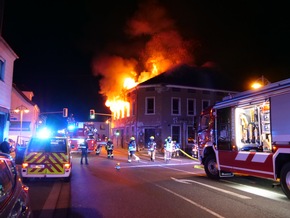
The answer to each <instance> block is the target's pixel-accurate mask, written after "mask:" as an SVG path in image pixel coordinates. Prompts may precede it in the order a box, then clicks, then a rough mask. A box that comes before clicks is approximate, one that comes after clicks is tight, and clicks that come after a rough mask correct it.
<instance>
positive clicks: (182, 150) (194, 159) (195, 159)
mask: <svg viewBox="0 0 290 218" xmlns="http://www.w3.org/2000/svg"><path fill="white" fill-rule="evenodd" d="M179 151H181V152H182V153H183V154H184V155H185V156H187V157H188V158H190V159H192V160H197V161H198V159H197V158H194V157H192V156H190V155H189V154H187V153H186V152H185V151H183V150H182V149H179Z"/></svg>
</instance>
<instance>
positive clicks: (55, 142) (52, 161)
mask: <svg viewBox="0 0 290 218" xmlns="http://www.w3.org/2000/svg"><path fill="white" fill-rule="evenodd" d="M71 161H72V157H71V151H70V145H69V142H68V139H67V138H66V137H49V138H38V137H32V138H31V139H30V141H29V142H28V145H27V147H26V150H25V152H24V161H23V163H22V166H21V175H22V178H23V180H24V181H25V180H28V179H30V178H63V179H64V180H65V181H66V182H69V181H70V178H71V174H72V162H71Z"/></svg>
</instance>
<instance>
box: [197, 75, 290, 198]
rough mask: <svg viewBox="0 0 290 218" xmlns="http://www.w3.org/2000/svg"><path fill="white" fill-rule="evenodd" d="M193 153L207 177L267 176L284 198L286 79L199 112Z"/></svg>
mask: <svg viewBox="0 0 290 218" xmlns="http://www.w3.org/2000/svg"><path fill="white" fill-rule="evenodd" d="M198 152H199V153H198V156H199V160H200V162H201V163H202V164H203V165H204V170H205V172H206V174H207V176H208V177H209V178H212V179H219V178H221V177H230V176H233V175H234V173H241V174H246V175H250V176H256V177H262V178H267V179H272V180H273V181H278V182H280V185H281V188H282V190H283V192H284V193H285V195H286V196H287V197H288V198H289V199H290V79H286V80H282V81H279V82H276V83H272V84H269V85H267V86H264V87H262V88H260V89H258V90H249V91H245V92H241V93H238V94H236V95H234V96H227V97H225V98H224V99H223V101H221V102H219V103H216V104H215V105H214V106H212V107H209V108H207V109H206V110H204V111H203V112H202V113H201V117H200V121H199V132H198Z"/></svg>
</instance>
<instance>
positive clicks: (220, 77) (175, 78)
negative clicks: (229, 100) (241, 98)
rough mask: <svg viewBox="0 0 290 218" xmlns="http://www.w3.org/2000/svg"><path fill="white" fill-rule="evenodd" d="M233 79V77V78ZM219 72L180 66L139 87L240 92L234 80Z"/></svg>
mask: <svg viewBox="0 0 290 218" xmlns="http://www.w3.org/2000/svg"><path fill="white" fill-rule="evenodd" d="M233 78H234V77H233ZM233 78H229V77H228V76H227V75H225V74H223V73H222V72H220V71H216V70H213V69H211V68H205V67H192V66H188V65H181V66H178V67H176V68H174V69H171V70H169V71H166V72H164V73H162V74H159V75H158V76H156V77H153V78H151V79H149V80H146V81H145V82H143V83H140V84H139V85H140V86H142V85H157V84H162V85H178V86H187V87H197V88H205V89H216V90H231V91H237V92H240V91H241V90H242V89H241V88H240V87H241V85H239V86H238V85H237V84H236V85H235V84H234V79H233Z"/></svg>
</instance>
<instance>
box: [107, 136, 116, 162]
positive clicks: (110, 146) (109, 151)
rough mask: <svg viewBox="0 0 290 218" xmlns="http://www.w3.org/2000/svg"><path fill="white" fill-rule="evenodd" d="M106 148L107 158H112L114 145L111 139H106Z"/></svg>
mask: <svg viewBox="0 0 290 218" xmlns="http://www.w3.org/2000/svg"><path fill="white" fill-rule="evenodd" d="M106 150H107V155H108V158H114V154H113V150H114V145H113V142H112V141H111V139H108V141H107V145H106Z"/></svg>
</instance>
